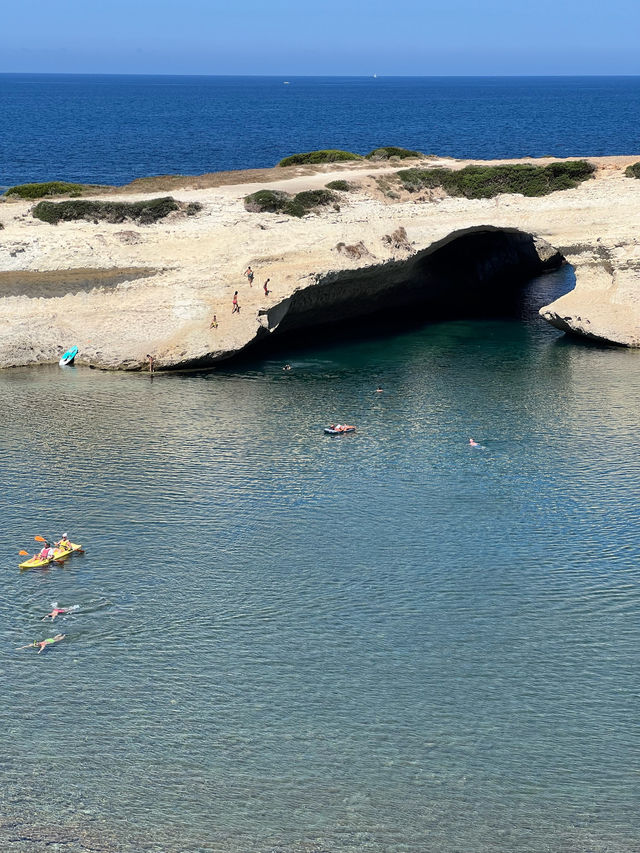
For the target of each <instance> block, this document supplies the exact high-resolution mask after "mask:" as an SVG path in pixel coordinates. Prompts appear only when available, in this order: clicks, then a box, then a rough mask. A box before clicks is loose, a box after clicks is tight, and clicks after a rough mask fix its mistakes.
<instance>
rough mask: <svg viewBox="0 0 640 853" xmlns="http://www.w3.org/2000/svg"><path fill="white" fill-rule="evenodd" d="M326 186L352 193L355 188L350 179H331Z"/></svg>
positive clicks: (330, 188)
mask: <svg viewBox="0 0 640 853" xmlns="http://www.w3.org/2000/svg"><path fill="white" fill-rule="evenodd" d="M325 187H326V188H327V189H328V190H337V191H338V192H340V193H350V192H352V190H354V189H355V187H354V186H353V184H350V183H349V181H340V180H338V181H329V183H328V184H325Z"/></svg>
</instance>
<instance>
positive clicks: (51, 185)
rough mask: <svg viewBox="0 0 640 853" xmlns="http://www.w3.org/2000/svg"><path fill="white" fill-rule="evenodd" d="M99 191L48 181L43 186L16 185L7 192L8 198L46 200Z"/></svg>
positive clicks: (64, 182) (87, 187)
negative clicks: (53, 196)
mask: <svg viewBox="0 0 640 853" xmlns="http://www.w3.org/2000/svg"><path fill="white" fill-rule="evenodd" d="M95 189H98V187H97V186H93V185H89V184H70V183H67V182H66V181H47V182H46V183H42V184H16V186H15V187H9V189H8V190H7V191H6V192H5V195H7V196H15V197H16V198H46V197H47V196H52V195H70V196H79V195H82V193H84V192H90V191H91V190H95Z"/></svg>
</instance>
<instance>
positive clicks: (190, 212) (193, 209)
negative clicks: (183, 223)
mask: <svg viewBox="0 0 640 853" xmlns="http://www.w3.org/2000/svg"><path fill="white" fill-rule="evenodd" d="M201 210H202V205H201V204H200V202H199V201H190V202H189V204H188V205H187V206H186V207H185V209H184V212H185V213H186V214H187V216H195V215H196V213H200V211H201Z"/></svg>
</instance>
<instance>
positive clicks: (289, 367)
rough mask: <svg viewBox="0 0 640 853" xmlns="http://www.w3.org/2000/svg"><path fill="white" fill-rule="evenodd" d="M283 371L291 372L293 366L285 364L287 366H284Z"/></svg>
mask: <svg viewBox="0 0 640 853" xmlns="http://www.w3.org/2000/svg"><path fill="white" fill-rule="evenodd" d="M282 369H283V370H291V365H290V364H285V366H284V367H283V368H282Z"/></svg>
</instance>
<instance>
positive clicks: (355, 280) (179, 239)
mask: <svg viewBox="0 0 640 853" xmlns="http://www.w3.org/2000/svg"><path fill="white" fill-rule="evenodd" d="M636 159H637V158H636ZM631 160H633V158H596V159H594V160H593V162H594V163H595V164H596V166H597V172H596V177H595V179H593V180H589V181H586V182H585V183H584V184H582V185H581V186H579V187H577V188H575V189H572V190H566V191H562V192H556V193H553V194H552V195H549V196H545V197H542V198H525V197H523V196H519V195H504V196H498V197H496V198H493V199H478V200H468V199H465V198H448V197H441V196H429V197H426V196H423V195H417V196H416V195H411V194H408V193H406V194H405V196H404V197H403V198H401V199H393V200H391V199H390V198H389V197H388V196H387V195H385V194H384V193H382V192H380V190H379V188H377V184H376V181H374V180H373V178H372V176H371V174H370V170H371V169H372V168H374V167H372V166H370V165H368V164H360V163H359V164H356V165H352V164H343V165H342V166H335V165H332V166H331V167H318V168H317V169H315V170H310V169H305V170H304V173H301V174H299V175H296V174H294V175H291V174H289V173H288V174H287V175H286V176H285V177H282V178H280V177H277V176H276V177H274V176H273V175H270V176H269V179H270V181H271V183H270V186H271V187H273V188H275V189H282V190H285V191H287V192H289V193H296V192H300V191H301V190H306V189H318V188H321V187H323V186H324V185H325V184H326V183H327V182H328V181H329V180H332V179H334V178H346V179H348V181H349V183H350V184H351V185H352V186H353V187H354V189H353V191H351V192H349V193H344V194H343V195H344V198H341V201H340V205H339V209H333V208H331V209H327V210H324V211H322V212H321V213H319V214H317V215H309V216H307V217H305V218H303V219H295V218H292V217H288V216H283V215H281V214H269V213H250V212H247V211H246V210H245V209H244V205H243V199H244V196H245V195H247V194H249V193H251V192H254V191H256V190H257V189H259V188H260V187H261V183H260V182H255V180H254V182H253V183H244V184H233V183H232V182H231V181H230V180H229V181H227V182H225V183H224V185H217V186H211V187H205V188H197V189H189V188H188V182H187V184H186V185H185V188H184V189H180V188H179V187H178V188H175V189H174V190H173V193H174V195H175V197H177V198H178V199H179V201H180V202H183V203H186V204H188V203H189V202H193V201H197V202H199V203H200V204H201V205H202V210H201V211H200V212H199V213H198V214H197V215H195V216H190V217H187V216H185V215H184V214H183V213H181V212H176V213H174V214H171V215H170V216H168V217H167V218H166V220H162V221H161V222H158V223H156V224H154V225H139V224H130V225H129V224H127V226H126V227H125V228H123V227H122V225H116V224H114V225H110V224H108V223H97V224H96V223H92V222H64V223H60V224H59V225H57V226H52V225H49V224H48V223H44V222H40V221H38V220H34V219H33V218H32V217H31V216H30V207H31V204H30V203H29V202H22V201H10V200H5V201H3V202H2V203H0V221H1V222H2V223H3V224H4V226H5V227H4V229H3V230H2V231H0V317H2V323H1V324H0V366H9V365H19V364H38V363H46V362H49V363H51V362H55V361H57V359H58V358H59V356H60V354H61V353H62V352H63V351H64V350H65V349H67V348H68V347H69V346H71V345H74V344H75V345H77V346H78V347H79V348H80V355H79V357H78V363H80V364H83V363H84V364H91V365H93V366H97V367H104V368H115V369H129V370H139V369H145V367H146V364H147V362H146V354H147V353H151V354H153V355H154V357H155V359H156V363H157V366H158V367H159V368H160V369H181V368H193V367H205V366H206V367H209V366H212V365H215V364H216V363H218V362H219V361H222V360H225V359H228V358H230V357H232V356H233V355H234V354H236V353H238V352H241V351H243V350H244V349H246V348H247V347H249V346H252V345H253V344H254V343H256V342H258V343H259V342H261V341H265V340H271V339H273V340H276V339H277V338H278V337H280V336H284V335H286V334H287V333H289V332H295V331H296V330H299V329H302V328H308V329H310V328H313V327H321V326H323V325H325V324H329V323H336V322H342V323H350V322H357V321H358V319H359V318H363V317H366V316H368V315H370V314H374V313H377V314H382V315H384V313H385V312H390V311H396V312H397V311H398V309H405V310H406V309H407V308H409V307H410V308H411V311H410V312H407V315H408V316H411V317H412V319H415V317H416V315H418V316H420V317H423V318H424V319H425V320H428V319H429V318H436V317H442V316H457V315H458V316H459V315H462V314H464V315H466V316H470V315H471V314H473V313H478V312H482V311H489V310H491V311H496V310H498V311H499V310H501V308H508V306H509V304H510V302H511V301H512V300H513V298H514V295H515V296H517V293H518V289H519V285H520V284H521V283H522V281H523V279H524V278H527V277H529V276H531V275H534V274H536V273H537V272H539V271H540V270H541V269H543V268H545V267H546V266H548V265H554V264H557V263H558V262H559V261H560V260H561V258H562V257H563V256H564V257H565V258H566V259H567V260H568V261H569V262H570V263H572V264H573V265H574V266H575V269H576V280H577V284H576V288H575V290H574V291H573V292H572V293H570V294H567V296H565V297H563V298H562V299H561V300H558V301H557V302H556V303H554V304H553V305H550V306H546V307H544V308H543V309H542V312H541V313H542V315H543V316H544V317H545V318H546V319H548V320H549V322H551V323H553V324H554V325H556V326H558V327H559V328H562V329H564V330H567V331H571V332H573V333H579V334H586V335H588V336H590V337H593V338H597V339H599V340H607V341H611V342H614V343H619V344H625V345H628V346H640V343H639V338H640V309H639V302H640V273H639V269H638V264H639V263H640V257H639V252H640V248H639V243H638V239H637V236H636V227H635V222H636V216H637V212H638V208H639V207H640V181H637V180H633V179H629V178H625V177H624V167H625V165H627V163H628V162H630V161H631ZM433 165H445V166H448V167H450V168H459V167H460V166H463V165H465V163H461V162H456V161H445V160H443V161H434V164H433ZM387 171H389V172H392V171H393V167H389V168H388V169H387ZM383 173H385V172H384V169H383V168H381V167H380V166H378V167H376V171H375V175H376V176H377V178H378V179H379V177H380V175H381V174H383ZM385 174H386V173H385ZM259 177H260V173H252V175H251V178H252V180H253V179H254V178H259ZM239 179H240V178H239ZM185 181H187V179H185ZM147 195H148V194H147ZM106 197H107V196H105V195H104V194H103V195H102V196H101V198H106ZM117 197H118V198H119V199H123V198H125V197H126V198H128V199H130V200H136V199H139V198H140V197H141V196H140V195H130V196H123V194H122V192H120V193H119V194H118V195H117ZM143 197H144V196H143ZM554 247H555V248H554ZM558 250H559V252H560V254H559V253H558ZM248 264H251V265H252V267H253V269H254V270H255V272H256V278H255V281H254V283H253V287H250V286H249V283H248V281H247V279H246V278H245V277H244V275H243V271H244V270H245V269H246V267H247V265H248ZM267 278H268V279H269V280H270V283H269V286H268V290H269V293H268V295H267V294H265V293H264V291H263V287H262V284H263V282H264V281H265V280H266V279H267ZM236 290H237V291H238V292H239V302H240V305H241V311H240V313H239V314H234V315H232V313H231V300H232V296H233V293H234V291H236ZM213 315H216V318H217V325H216V324H214V325H213V326H212V325H211V320H212V317H213Z"/></svg>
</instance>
